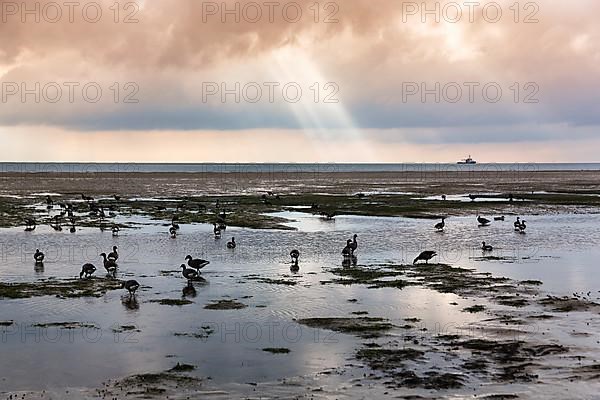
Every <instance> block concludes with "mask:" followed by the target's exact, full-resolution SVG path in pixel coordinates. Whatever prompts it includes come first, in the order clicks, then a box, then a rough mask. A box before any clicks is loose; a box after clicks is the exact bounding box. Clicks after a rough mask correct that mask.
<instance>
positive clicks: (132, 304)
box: [121, 294, 140, 311]
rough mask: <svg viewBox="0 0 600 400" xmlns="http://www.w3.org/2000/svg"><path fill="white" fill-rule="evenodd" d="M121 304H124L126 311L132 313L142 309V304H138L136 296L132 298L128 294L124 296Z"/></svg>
mask: <svg viewBox="0 0 600 400" xmlns="http://www.w3.org/2000/svg"><path fill="white" fill-rule="evenodd" d="M121 304H123V305H124V306H125V308H126V309H128V310H131V311H137V310H139V309H140V303H138V301H137V297H136V296H130V295H128V294H127V295H124V296H122V297H121Z"/></svg>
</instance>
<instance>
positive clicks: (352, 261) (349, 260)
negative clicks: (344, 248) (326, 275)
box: [342, 255, 358, 268]
mask: <svg viewBox="0 0 600 400" xmlns="http://www.w3.org/2000/svg"><path fill="white" fill-rule="evenodd" d="M357 264H358V258H357V257H356V256H355V255H351V256H347V257H344V260H343V261H342V267H344V268H348V267H356V265H357Z"/></svg>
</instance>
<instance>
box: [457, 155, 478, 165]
mask: <svg viewBox="0 0 600 400" xmlns="http://www.w3.org/2000/svg"><path fill="white" fill-rule="evenodd" d="M457 164H477V161H475V160H473V159H472V158H471V155H470V154H469V157H467V158H465V159H464V160H460V161H459V162H457Z"/></svg>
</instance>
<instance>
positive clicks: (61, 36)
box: [0, 0, 600, 162]
mask: <svg viewBox="0 0 600 400" xmlns="http://www.w3.org/2000/svg"><path fill="white" fill-rule="evenodd" d="M0 5H1V6H0V38H2V40H0V161H17V162H18V161H80V162H112V161H118V162H454V161H457V160H459V159H462V158H464V157H466V156H467V155H469V154H471V155H472V156H473V157H474V158H476V159H477V160H478V161H480V162H600V155H598V152H597V149H598V148H600V147H599V146H598V145H599V144H600V135H599V134H598V132H599V131H598V127H599V124H600V112H599V111H600V110H599V108H600V102H599V101H598V100H600V99H599V97H600V93H599V90H598V88H599V87H600V86H599V83H600V63H599V61H600V40H599V39H600V37H599V36H600V25H598V23H597V21H596V18H597V17H596V16H597V15H599V14H600V3H598V2H597V1H593V0H577V2H576V4H575V3H571V2H564V1H551V0H547V1H543V2H529V1H523V2H516V1H515V0H508V1H504V0H501V1H489V2H488V1H480V2H469V1H464V2H463V1H441V2H436V1H430V0H427V1H423V0H421V1H418V2H411V1H400V0H378V1H376V2H375V1H372V0H344V1H322V2H317V1H315V0H310V1H305V0H296V1H272V2H269V1H257V2H252V1H231V0H228V1H218V2H211V1H199V0H152V1H145V0H138V1H121V2H119V1H118V0H117V1H115V0H106V1H105V0H96V1H83V2H78V1H74V2H61V1H58V2H55V1H47V0H41V1H40V0H35V1H34V0H26V1H22V0H20V1H16V2H13V1H0Z"/></svg>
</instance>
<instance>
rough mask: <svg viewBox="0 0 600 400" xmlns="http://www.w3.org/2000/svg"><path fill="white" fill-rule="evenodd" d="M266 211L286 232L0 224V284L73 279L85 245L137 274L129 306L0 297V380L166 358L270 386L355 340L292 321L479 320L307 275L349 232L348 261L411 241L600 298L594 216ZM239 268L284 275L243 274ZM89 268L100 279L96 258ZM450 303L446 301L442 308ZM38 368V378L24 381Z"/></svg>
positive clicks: (139, 365)
mask: <svg viewBox="0 0 600 400" xmlns="http://www.w3.org/2000/svg"><path fill="white" fill-rule="evenodd" d="M274 215H277V216H283V217H286V218H290V219H292V220H294V222H290V223H289V225H290V226H293V227H295V228H297V229H298V230H297V231H258V230H249V229H236V228H228V229H227V231H226V233H225V234H224V235H223V238H222V239H220V240H216V239H214V237H213V235H212V226H209V225H200V224H199V225H184V226H182V229H181V232H180V235H179V236H178V237H177V239H171V238H170V237H169V234H168V233H167V232H166V231H167V228H166V227H165V226H163V225H164V224H166V223H167V222H166V221H151V220H149V219H146V218H141V217H136V218H126V219H127V220H135V222H137V223H139V229H126V230H122V231H121V234H120V236H118V237H113V236H112V235H111V233H110V232H108V231H107V232H103V233H102V232H100V231H99V230H98V229H94V228H80V229H79V231H78V232H77V233H76V234H70V233H68V231H67V230H65V231H64V232H61V233H58V232H54V231H53V230H52V229H51V228H49V227H45V226H39V227H38V229H36V231H35V232H33V233H25V232H23V231H22V229H4V230H1V231H0V242H1V244H2V253H1V259H2V269H1V270H0V271H1V279H2V281H9V282H29V281H35V280H39V279H46V278H50V277H57V278H69V277H71V278H72V277H76V276H77V275H78V273H79V271H80V268H81V265H82V264H83V263H86V262H93V263H94V264H95V265H96V266H97V267H100V266H101V262H100V258H99V256H98V254H100V253H101V252H108V251H110V250H111V248H112V246H113V245H117V246H118V247H119V250H120V259H119V273H118V278H120V279H132V278H134V279H137V280H138V281H139V282H140V283H141V284H142V286H143V287H142V289H141V290H140V291H139V292H138V294H137V296H136V301H135V302H132V301H130V300H129V298H128V296H126V295H125V293H124V292H123V291H114V292H109V293H108V294H106V295H105V296H103V297H101V298H78V299H68V300H64V299H58V298H54V297H48V296H46V297H36V298H31V299H23V300H2V301H0V321H7V320H13V321H14V322H15V324H14V325H13V326H10V327H4V328H1V327H0V331H1V332H2V336H1V340H2V344H1V346H2V361H3V362H2V363H1V364H0V377H1V378H0V389H1V390H25V389H48V388H53V387H54V388H60V387H67V386H71V387H73V386H75V387H82V386H83V387H87V386H97V385H100V384H101V382H103V381H105V380H106V379H109V378H119V377H123V376H126V375H131V374H135V373H142V372H148V371H162V370H165V369H168V368H170V367H172V366H173V365H174V364H175V363H177V362H181V363H184V362H185V363H189V364H193V365H196V366H197V367H198V368H197V370H196V371H195V372H194V373H195V374H197V375H198V376H204V377H205V376H210V377H211V378H212V383H214V384H215V385H218V386H220V385H228V384H233V383H247V382H271V381H276V380H278V379H282V378H286V377H296V376H310V375H313V374H317V373H319V372H322V371H324V370H327V369H331V368H339V367H340V366H344V365H346V364H347V363H348V362H350V361H351V359H352V357H353V354H354V352H355V350H356V348H357V346H358V345H359V344H360V343H361V342H363V341H362V340H360V339H357V338H355V337H353V336H348V335H343V334H337V333H331V332H329V331H323V330H316V329H311V328H307V327H306V326H302V325H299V324H297V323H296V322H294V319H298V318H307V317H333V316H337V317H344V316H352V314H351V313H352V312H360V311H368V312H369V316H377V317H387V318H389V319H390V320H391V322H393V323H395V324H397V325H403V324H404V322H403V320H404V318H413V317H418V318H420V319H421V320H422V321H421V324H422V326H423V327H427V328H428V329H429V331H430V333H435V332H436V331H439V332H445V333H448V331H452V330H459V329H461V327H467V326H470V325H472V324H477V323H478V321H479V320H480V319H481V316H478V315H474V314H468V313H464V312H461V311H460V310H461V309H462V308H463V307H466V306H469V305H473V300H466V299H462V298H459V297H458V296H456V295H452V294H440V293H437V292H434V291H431V290H428V289H424V288H421V287H409V288H406V289H403V290H397V289H378V290H370V289H367V288H365V287H362V286H339V285H323V284H321V281H325V280H328V279H330V278H331V277H332V275H331V274H330V273H328V272H327V271H326V270H325V269H326V268H331V267H337V266H340V265H341V254H340V253H341V249H342V247H343V246H344V244H345V240H346V238H349V237H350V236H351V234H352V233H357V234H358V235H359V236H358V241H359V249H358V257H359V263H360V264H370V263H382V262H387V261H394V262H407V263H410V262H412V259H413V258H414V257H415V256H416V255H417V254H418V253H419V252H420V251H421V250H424V249H432V250H436V251H437V252H438V253H439V254H440V256H439V257H438V259H437V261H438V262H444V263H449V264H452V265H459V266H467V267H473V268H476V269H478V270H481V271H488V272H493V273H494V274H495V275H498V276H507V277H511V278H515V279H537V280H542V281H543V282H544V285H543V286H542V290H543V291H547V292H550V293H553V294H571V293H573V292H588V291H591V292H593V295H592V296H591V298H592V299H596V298H598V297H599V296H600V293H598V290H599V289H600V276H599V274H597V273H596V268H597V263H596V262H595V261H596V260H597V259H598V258H597V257H598V255H600V254H599V252H600V250H598V248H597V243H600V215H552V216H525V219H526V220H527V223H528V229H527V233H526V234H519V233H515V232H514V231H513V228H512V222H513V220H512V218H510V217H507V219H506V222H493V223H492V224H491V225H490V226H489V227H482V228H480V227H478V226H477V221H476V217H475V216H471V217H456V218H449V219H447V220H446V229H445V231H444V232H442V233H438V232H435V230H434V229H433V225H434V224H435V223H436V222H437V221H430V220H416V219H406V218H375V217H357V216H352V217H351V216H338V217H336V219H335V220H334V221H324V220H322V219H320V218H319V217H318V216H313V215H311V214H307V213H302V212H298V211H290V212H283V213H277V214H274ZM122 218H124V217H122ZM231 236H235V238H236V242H237V243H238V247H237V248H236V249H235V250H233V251H232V250H228V249H226V246H225V244H226V242H227V241H228V240H229V238H230V237H231ZM484 240H485V241H486V242H488V243H490V244H492V245H493V246H494V247H495V249H496V250H495V251H494V252H493V253H492V255H495V256H499V257H501V258H502V259H501V260H497V261H489V260H481V259H480V257H482V252H481V250H480V249H479V248H480V246H481V244H480V243H481V241H484ZM36 248H39V249H42V250H43V251H44V252H45V253H46V261H45V263H44V268H43V269H39V268H38V269H37V270H36V269H35V268H34V265H33V258H32V254H33V252H34V251H35V249H36ZM292 248H297V249H299V250H300V252H301V257H300V266H301V269H300V272H299V273H298V274H293V273H291V272H290V268H289V267H290V263H289V251H290V250H291V249H292ZM187 254H191V255H193V256H194V257H201V258H205V259H207V260H210V261H211V264H210V265H208V266H207V267H206V268H205V269H204V270H203V273H202V275H203V277H204V279H205V280H206V282H205V283H204V284H199V283H196V284H194V288H195V292H196V293H195V297H194V296H190V295H189V293H188V295H187V296H186V295H185V294H184V289H185V288H186V286H187V285H186V282H185V280H184V279H183V278H182V277H181V275H180V273H179V265H180V264H181V263H183V262H184V257H185V256H186V255H187ZM171 271H172V272H171ZM253 274H257V275H260V277H261V278H272V279H285V280H290V281H295V282H297V284H296V285H295V286H289V285H276V284H270V283H264V282H261V281H257V280H251V279H248V278H249V277H251V275H253ZM96 275H97V276H103V275H104V274H103V269H102V268H101V267H100V268H98V272H97V273H96ZM184 297H185V298H187V299H189V300H191V301H193V302H194V303H193V304H189V305H184V306H165V305H160V304H158V303H152V302H151V300H160V299H181V298H184ZM221 299H237V300H238V301H240V302H242V303H244V304H246V305H247V306H248V307H247V308H245V309H242V310H207V309H204V305H206V304H208V303H210V302H212V301H214V300H221ZM349 299H356V300H357V301H356V302H349V301H348V300H349ZM453 302H457V303H458V304H459V306H458V307H457V306H452V305H450V303H453ZM478 303H479V304H482V302H481V301H479V302H478ZM569 321H570V322H569V324H564V326H555V325H553V324H556V321H552V322H548V323H546V324H544V323H540V324H539V325H538V328H539V329H542V330H546V331H547V332H548V334H549V335H552V337H556V338H557V339H563V340H565V341H567V342H568V343H573V341H576V342H577V345H578V346H584V347H585V346H587V347H589V348H590V351H592V350H591V349H594V351H595V348H594V347H595V342H596V341H597V337H596V335H595V334H594V335H592V336H591V337H586V338H577V339H574V338H573V337H572V336H570V335H569V333H568V332H569V331H571V330H573V329H574V327H578V326H579V324H581V325H583V324H584V323H583V319H582V320H581V322H577V317H573V319H569ZM52 322H57V323H59V322H84V323H89V324H91V325H92V326H91V327H88V328H83V329H81V328H78V329H72V330H68V329H59V328H54V327H50V328H40V327H34V326H33V325H34V324H38V323H52ZM125 325H132V326H135V327H136V329H137V330H139V332H138V331H134V332H114V331H113V328H118V327H120V326H125ZM203 326H205V327H210V329H211V330H213V333H211V334H210V335H208V337H207V338H194V337H188V336H176V335H175V334H176V333H179V334H194V333H203V332H204V330H203V329H202V328H201V327H203ZM582 329H583V328H582ZM587 329H588V330H591V329H592V328H587ZM595 331H596V332H597V331H598V330H597V329H595ZM403 334H405V332H404V331H402V330H399V329H395V330H394V331H392V335H396V336H398V338H401V337H402V335H403ZM266 347H285V348H289V349H290V350H291V353H289V354H287V355H273V354H270V353H267V352H264V351H262V349H263V348H266ZM440 362H441V361H440ZM441 365H443V363H442V364H441ZM15 366H18V368H16V367H15ZM40 376H43V377H44V379H39V378H36V377H40ZM528 389H530V388H528ZM542 392H543V390H542Z"/></svg>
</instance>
